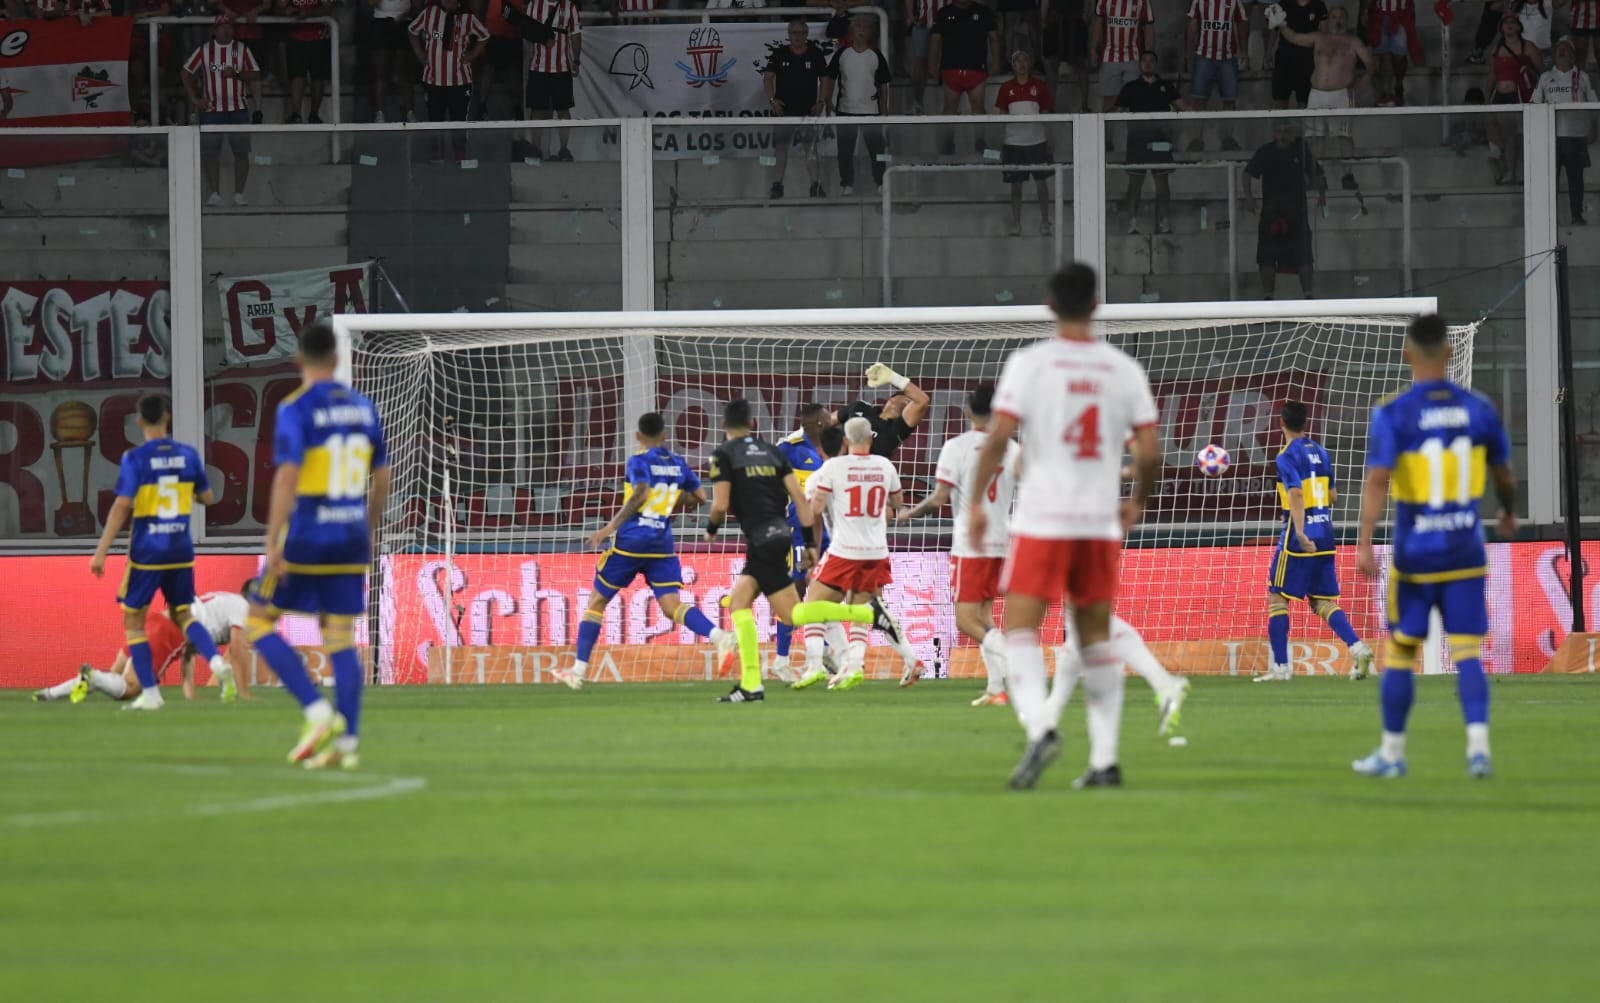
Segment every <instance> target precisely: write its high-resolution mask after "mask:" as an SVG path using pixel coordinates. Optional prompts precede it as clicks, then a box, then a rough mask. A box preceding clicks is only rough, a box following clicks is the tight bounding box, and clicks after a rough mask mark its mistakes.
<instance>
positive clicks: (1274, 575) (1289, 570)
mask: <svg viewBox="0 0 1600 1003" xmlns="http://www.w3.org/2000/svg"><path fill="white" fill-rule="evenodd" d="M1267 590H1268V591H1270V592H1278V593H1281V594H1282V595H1284V596H1287V597H1288V598H1290V599H1337V598H1339V572H1338V571H1337V570H1336V569H1335V568H1334V566H1333V555H1332V554H1307V555H1304V556H1301V555H1298V554H1291V553H1288V552H1286V551H1285V550H1284V548H1283V545H1282V544H1279V545H1278V549H1277V550H1275V551H1273V553H1272V572H1271V574H1270V575H1269V576H1268V578H1267Z"/></svg>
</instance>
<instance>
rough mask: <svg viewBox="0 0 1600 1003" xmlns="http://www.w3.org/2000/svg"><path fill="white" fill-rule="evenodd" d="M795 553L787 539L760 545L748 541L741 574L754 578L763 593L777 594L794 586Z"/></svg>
mask: <svg viewBox="0 0 1600 1003" xmlns="http://www.w3.org/2000/svg"><path fill="white" fill-rule="evenodd" d="M793 555H794V551H793V550H792V549H790V547H789V541H788V540H787V539H784V540H773V541H771V542H769V543H763V544H761V545H760V546H751V545H750V544H748V543H746V544H745V548H744V567H743V568H742V569H741V570H740V571H739V574H740V575H741V576H744V575H749V576H750V577H751V578H754V579H755V580H756V588H758V589H760V590H761V594H762V595H764V596H770V595H776V594H777V593H779V592H782V591H783V590H784V589H792V588H794V578H793V574H794V570H793Z"/></svg>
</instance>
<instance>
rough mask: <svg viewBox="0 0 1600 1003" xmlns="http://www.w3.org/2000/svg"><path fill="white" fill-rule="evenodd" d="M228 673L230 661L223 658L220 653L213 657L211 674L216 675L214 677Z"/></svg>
mask: <svg viewBox="0 0 1600 1003" xmlns="http://www.w3.org/2000/svg"><path fill="white" fill-rule="evenodd" d="M227 671H228V660H227V659H226V658H223V657H222V655H221V653H220V652H219V653H218V654H216V655H214V656H212V659H211V674H212V675H214V676H220V675H222V674H223V673H224V672H227Z"/></svg>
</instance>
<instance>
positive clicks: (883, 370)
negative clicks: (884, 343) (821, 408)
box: [834, 362, 929, 457]
mask: <svg viewBox="0 0 1600 1003" xmlns="http://www.w3.org/2000/svg"><path fill="white" fill-rule="evenodd" d="M867 386H869V387H874V388H876V387H884V386H888V387H893V388H894V393H893V394H892V395H891V396H890V397H889V399H888V400H886V401H884V402H883V404H881V405H877V404H872V403H870V402H868V401H865V400H858V401H856V402H855V403H853V404H851V405H850V406H849V407H845V408H841V409H840V410H839V411H838V412H837V413H836V414H835V415H834V420H835V423H836V424H839V425H843V424H844V423H845V422H847V421H849V420H850V419H851V418H855V417H862V418H865V419H867V420H868V421H870V422H871V423H872V452H873V455H875V456H883V457H893V456H894V453H895V450H897V449H899V448H900V444H901V443H902V442H904V441H906V439H907V438H909V437H910V435H911V433H912V432H915V431H916V430H917V426H918V425H920V424H922V419H923V418H924V417H926V416H927V413H928V405H929V399H928V394H927V391H925V390H923V389H922V388H921V387H919V386H917V385H916V384H915V383H913V382H911V381H910V380H908V379H906V378H905V377H904V376H901V375H900V374H899V373H897V372H895V371H894V370H893V369H890V368H889V367H888V366H886V365H884V364H883V363H881V362H874V363H873V364H872V365H870V366H868V367H867Z"/></svg>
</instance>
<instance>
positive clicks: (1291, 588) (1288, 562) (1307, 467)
mask: <svg viewBox="0 0 1600 1003" xmlns="http://www.w3.org/2000/svg"><path fill="white" fill-rule="evenodd" d="M1279 424H1280V425H1281V426H1282V428H1283V438H1284V444H1283V449H1282V450H1281V451H1280V452H1279V453H1278V500H1279V503H1280V504H1281V505H1282V506H1283V532H1281V533H1279V534H1278V546H1277V547H1276V549H1274V550H1273V552H1272V565H1271V568H1270V570H1269V572H1268V574H1267V595H1268V598H1267V640H1268V642H1269V645H1270V647H1271V649H1272V664H1271V666H1269V667H1268V668H1267V671H1266V672H1265V673H1263V674H1262V675H1259V676H1256V677H1255V681H1256V682H1258V683H1267V682H1285V681H1287V680H1289V679H1292V678H1293V677H1294V666H1293V665H1291V664H1290V662H1289V600H1291V599H1294V600H1297V601H1299V602H1305V603H1310V604H1311V611H1312V612H1313V613H1315V614H1316V615H1317V616H1319V617H1321V618H1322V619H1323V620H1324V621H1325V622H1326V623H1327V624H1328V626H1329V627H1330V628H1332V630H1333V632H1334V633H1335V634H1337V635H1338V636H1339V640H1341V641H1343V642H1344V644H1345V647H1347V648H1349V649H1350V678H1351V679H1365V678H1366V677H1367V674H1368V673H1369V672H1371V671H1372V649H1371V648H1369V647H1367V644H1366V642H1365V641H1363V640H1361V638H1360V637H1358V636H1356V631H1355V628H1354V627H1352V626H1350V618H1349V617H1347V616H1345V614H1344V610H1342V609H1340V608H1339V570H1338V569H1337V568H1336V567H1334V563H1333V555H1334V550H1335V549H1336V548H1337V547H1338V540H1337V536H1336V534H1335V533H1334V529H1333V503H1334V502H1335V501H1338V499H1339V490H1338V485H1337V484H1335V483H1334V479H1333V460H1332V458H1331V457H1329V456H1328V451H1327V450H1326V449H1323V448H1322V444H1321V443H1319V442H1317V441H1316V440H1315V439H1313V438H1311V436H1310V435H1307V434H1306V406H1305V405H1304V404H1302V403H1301V402H1299V401H1289V402H1288V403H1287V404H1285V405H1284V406H1283V411H1282V412H1281V413H1280V415H1279Z"/></svg>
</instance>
